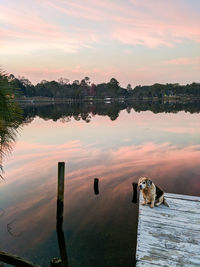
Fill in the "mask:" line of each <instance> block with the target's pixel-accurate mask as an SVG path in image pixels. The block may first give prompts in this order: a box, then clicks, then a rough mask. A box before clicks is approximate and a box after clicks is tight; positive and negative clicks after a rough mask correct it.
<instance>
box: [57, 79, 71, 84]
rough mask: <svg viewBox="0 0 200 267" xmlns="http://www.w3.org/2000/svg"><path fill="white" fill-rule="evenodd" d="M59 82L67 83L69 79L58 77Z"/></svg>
mask: <svg viewBox="0 0 200 267" xmlns="http://www.w3.org/2000/svg"><path fill="white" fill-rule="evenodd" d="M58 82H59V84H61V85H64V84H68V83H69V79H67V78H62V77H60V78H59V79H58Z"/></svg>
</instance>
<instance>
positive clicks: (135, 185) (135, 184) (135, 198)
mask: <svg viewBox="0 0 200 267" xmlns="http://www.w3.org/2000/svg"><path fill="white" fill-rule="evenodd" d="M132 185H133V199H132V202H133V203H137V202H138V200H137V187H138V185H137V183H132Z"/></svg>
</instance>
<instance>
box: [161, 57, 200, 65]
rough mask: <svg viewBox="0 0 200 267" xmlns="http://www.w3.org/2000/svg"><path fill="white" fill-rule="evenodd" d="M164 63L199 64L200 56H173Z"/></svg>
mask: <svg viewBox="0 0 200 267" xmlns="http://www.w3.org/2000/svg"><path fill="white" fill-rule="evenodd" d="M166 64H171V65H199V64H200V57H193V58H175V59H171V60H168V61H166Z"/></svg>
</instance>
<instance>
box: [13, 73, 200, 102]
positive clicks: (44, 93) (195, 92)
mask: <svg viewBox="0 0 200 267" xmlns="http://www.w3.org/2000/svg"><path fill="white" fill-rule="evenodd" d="M8 81H9V83H10V85H12V86H13V87H15V88H18V89H19V92H20V95H21V97H34V96H41V97H50V98H70V99H84V98H85V97H92V98H98V99H99V98H100V99H102V98H103V99H104V98H119V97H123V98H136V99H139V100H142V99H145V98H159V99H161V98H164V97H183V96H189V97H200V84H199V83H192V84H187V85H179V84H177V83H175V84H171V83H167V84H159V83H155V84H153V85H151V86H146V85H145V86H140V85H139V86H136V87H135V88H134V89H133V88H132V86H131V84H128V85H127V87H126V89H124V88H122V87H121V86H120V84H119V82H118V81H117V80H116V79H115V78H111V79H110V81H109V82H108V83H100V84H97V85H95V84H93V83H91V81H90V78H89V77H85V78H83V79H82V80H81V81H80V82H79V80H74V81H73V82H72V83H69V79H67V78H62V77H61V78H59V79H58V81H45V80H42V81H41V82H40V83H38V84H37V85H35V86H34V85H33V84H32V83H31V82H30V81H29V80H28V79H26V78H24V77H18V78H16V77H15V76H14V75H12V74H11V75H9V76H8Z"/></svg>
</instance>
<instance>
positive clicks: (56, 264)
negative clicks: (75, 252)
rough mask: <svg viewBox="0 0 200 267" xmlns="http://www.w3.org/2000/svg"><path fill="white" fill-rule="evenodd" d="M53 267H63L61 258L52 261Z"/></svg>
mask: <svg viewBox="0 0 200 267" xmlns="http://www.w3.org/2000/svg"><path fill="white" fill-rule="evenodd" d="M51 267H62V261H61V259H59V258H53V259H52V260H51Z"/></svg>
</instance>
